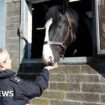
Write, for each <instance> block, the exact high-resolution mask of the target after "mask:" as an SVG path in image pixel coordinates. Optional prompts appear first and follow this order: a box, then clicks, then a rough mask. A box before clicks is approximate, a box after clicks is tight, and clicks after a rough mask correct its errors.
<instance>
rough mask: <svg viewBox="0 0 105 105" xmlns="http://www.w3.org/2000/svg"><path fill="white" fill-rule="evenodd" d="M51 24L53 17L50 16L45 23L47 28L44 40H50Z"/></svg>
mask: <svg viewBox="0 0 105 105" xmlns="http://www.w3.org/2000/svg"><path fill="white" fill-rule="evenodd" d="M51 24H52V18H50V19H49V20H48V21H47V22H46V24H45V28H46V30H45V39H44V41H49V28H50V26H51Z"/></svg>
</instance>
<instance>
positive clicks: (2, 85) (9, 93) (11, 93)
mask: <svg viewBox="0 0 105 105" xmlns="http://www.w3.org/2000/svg"><path fill="white" fill-rule="evenodd" d="M56 67H57V65H53V66H47V65H46V66H45V67H44V68H43V69H42V71H41V73H40V74H39V75H38V76H37V77H36V79H35V80H34V81H26V80H23V79H21V78H20V77H18V76H17V75H16V73H15V72H14V71H12V67H11V59H10V55H9V53H8V51H7V50H6V49H5V48H0V105H29V103H28V102H29V100H30V99H32V98H34V97H39V96H40V95H41V94H42V92H43V91H44V90H45V89H46V88H47V87H48V77H49V70H51V69H54V68H56Z"/></svg>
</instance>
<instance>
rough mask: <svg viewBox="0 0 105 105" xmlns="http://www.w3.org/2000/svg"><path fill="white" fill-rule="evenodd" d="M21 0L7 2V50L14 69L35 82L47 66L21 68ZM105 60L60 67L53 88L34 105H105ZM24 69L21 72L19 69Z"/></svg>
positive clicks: (52, 77)
mask: <svg viewBox="0 0 105 105" xmlns="http://www.w3.org/2000/svg"><path fill="white" fill-rule="evenodd" d="M19 20H20V2H19V0H7V22H6V48H7V49H8V51H9V53H10V56H11V58H12V60H13V64H12V65H13V69H14V71H16V72H17V71H18V72H19V75H20V76H21V77H22V78H24V79H33V78H34V74H35V73H36V72H39V71H40V70H41V68H42V67H43V65H41V64H39V65H35V64H21V65H19V37H18V28H19ZM104 61H105V58H104V59H103V61H101V62H100V59H99V60H98V61H97V62H93V63H92V64H75V65H72V64H71V65H60V66H59V68H57V69H54V70H53V71H50V80H49V87H48V88H47V89H46V90H45V91H44V93H43V94H42V96H41V97H39V98H34V99H32V100H31V105H105V71H104V69H105V63H104ZM19 68H20V69H19Z"/></svg>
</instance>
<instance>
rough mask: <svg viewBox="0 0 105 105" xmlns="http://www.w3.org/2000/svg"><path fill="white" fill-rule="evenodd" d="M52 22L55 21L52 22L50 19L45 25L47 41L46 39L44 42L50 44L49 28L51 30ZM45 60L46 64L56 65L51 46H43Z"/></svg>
mask: <svg viewBox="0 0 105 105" xmlns="http://www.w3.org/2000/svg"><path fill="white" fill-rule="evenodd" d="M52 22H53V20H52V18H50V19H49V20H48V21H47V22H46V24H45V39H44V42H45V41H48V42H49V28H50V26H51V24H52ZM43 60H44V62H45V63H46V64H48V63H54V56H53V53H52V49H51V47H50V44H44V45H43Z"/></svg>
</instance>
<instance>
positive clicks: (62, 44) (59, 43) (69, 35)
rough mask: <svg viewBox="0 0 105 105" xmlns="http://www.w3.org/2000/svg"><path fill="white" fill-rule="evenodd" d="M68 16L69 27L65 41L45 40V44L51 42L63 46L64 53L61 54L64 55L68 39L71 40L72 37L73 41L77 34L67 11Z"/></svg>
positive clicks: (50, 43)
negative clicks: (73, 30) (73, 29)
mask: <svg viewBox="0 0 105 105" xmlns="http://www.w3.org/2000/svg"><path fill="white" fill-rule="evenodd" d="M66 17H67V21H68V29H67V33H66V36H65V38H64V41H63V42H56V41H45V42H44V44H49V45H58V46H61V48H62V54H61V56H62V57H63V56H64V54H65V51H66V48H67V46H68V45H67V43H66V42H67V40H69V38H71V42H70V43H72V42H73V40H74V38H75V34H74V33H73V32H72V25H71V20H70V17H69V15H68V13H67V12H66Z"/></svg>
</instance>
